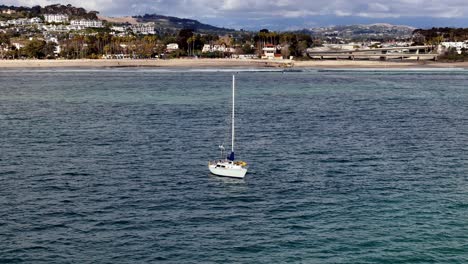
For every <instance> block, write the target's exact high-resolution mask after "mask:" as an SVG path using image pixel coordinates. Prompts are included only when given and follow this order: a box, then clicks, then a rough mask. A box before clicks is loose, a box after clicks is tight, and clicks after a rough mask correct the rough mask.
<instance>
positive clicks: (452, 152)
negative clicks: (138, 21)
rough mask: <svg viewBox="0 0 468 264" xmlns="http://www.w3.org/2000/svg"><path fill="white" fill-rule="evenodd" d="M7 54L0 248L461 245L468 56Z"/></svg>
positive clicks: (284, 256) (308, 252)
mask: <svg viewBox="0 0 468 264" xmlns="http://www.w3.org/2000/svg"><path fill="white" fill-rule="evenodd" d="M237 80H238V105H237V110H238V112H239V115H238V118H239V119H238V144H239V145H238V154H239V156H240V158H242V159H244V160H246V161H248V162H249V164H250V166H251V167H250V171H249V174H248V175H247V177H246V179H245V180H228V179H223V178H217V177H215V176H211V175H210V174H209V173H208V169H207V161H208V160H210V159H214V158H217V157H218V155H219V154H218V145H219V144H220V143H223V141H225V142H228V141H226V140H228V137H227V135H228V131H229V128H228V124H229V122H228V119H229V116H228V115H229V103H228V102H229V100H230V81H231V73H230V72H214V71H185V70H180V71H164V70H144V69H140V70H138V69H137V70H135V69H114V70H112V69H110V70H94V71H93V70H20V71H3V72H0V262H2V263H5V262H6V263H9V262H11V263H284V262H290V263H467V262H468V182H467V179H468V143H467V142H468V116H467V113H468V72H467V71H434V72H429V71H426V72H420V71H409V72H405V71H396V72H394V71H393V72H392V71H389V72H378V71H306V72H286V73H282V72H240V73H238V75H237Z"/></svg>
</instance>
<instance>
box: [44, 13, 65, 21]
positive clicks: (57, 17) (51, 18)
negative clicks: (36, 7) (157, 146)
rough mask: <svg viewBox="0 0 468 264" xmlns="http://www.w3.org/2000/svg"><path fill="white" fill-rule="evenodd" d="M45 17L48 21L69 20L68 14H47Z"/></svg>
mask: <svg viewBox="0 0 468 264" xmlns="http://www.w3.org/2000/svg"><path fill="white" fill-rule="evenodd" d="M44 19H45V21H46V22H47V23H65V22H68V15H64V14H45V15H44Z"/></svg>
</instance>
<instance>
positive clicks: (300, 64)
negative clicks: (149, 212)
mask: <svg viewBox="0 0 468 264" xmlns="http://www.w3.org/2000/svg"><path fill="white" fill-rule="evenodd" d="M67 67H70V68H101V67H161V68H177V67H179V68H237V67H239V68H241V67H243V68H245V67H247V68H322V69H323V68H325V69H327V68H330V69H334V68H468V62H456V63H447V62H433V61H430V62H429V61H421V62H417V61H360V60H355V61H351V60H322V61H320V60H310V61H291V60H275V61H268V60H253V59H172V60H130V59H124V60H0V68H67Z"/></svg>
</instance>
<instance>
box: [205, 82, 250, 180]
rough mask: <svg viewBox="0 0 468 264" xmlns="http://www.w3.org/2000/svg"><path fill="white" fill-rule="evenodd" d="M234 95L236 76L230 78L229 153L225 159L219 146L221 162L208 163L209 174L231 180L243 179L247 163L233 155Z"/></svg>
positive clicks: (222, 148)
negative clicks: (237, 159)
mask: <svg viewBox="0 0 468 264" xmlns="http://www.w3.org/2000/svg"><path fill="white" fill-rule="evenodd" d="M235 95H236V76H235V75H233V76H232V116H231V118H232V120H231V153H230V154H229V156H227V157H226V158H225V156H224V151H225V149H224V146H223V145H221V146H219V148H220V149H221V160H216V161H210V162H209V163H208V168H209V169H210V172H211V173H212V174H214V175H217V176H222V177H231V178H244V177H245V174H246V173H247V163H246V162H244V161H236V160H235V154H234V132H235V125H234V121H235V108H234V103H235Z"/></svg>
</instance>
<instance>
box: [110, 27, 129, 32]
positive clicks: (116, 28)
mask: <svg viewBox="0 0 468 264" xmlns="http://www.w3.org/2000/svg"><path fill="white" fill-rule="evenodd" d="M110 29H111V30H112V31H115V32H125V31H126V30H127V28H126V27H123V26H113V27H111V28H110Z"/></svg>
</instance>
